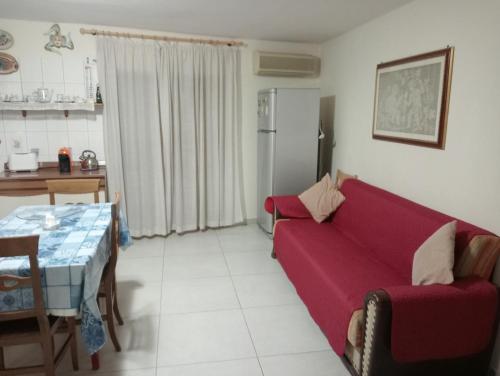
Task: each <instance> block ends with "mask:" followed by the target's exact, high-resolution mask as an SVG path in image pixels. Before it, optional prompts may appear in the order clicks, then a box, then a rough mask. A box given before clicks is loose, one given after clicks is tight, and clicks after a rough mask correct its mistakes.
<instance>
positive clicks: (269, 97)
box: [257, 90, 276, 131]
mask: <svg viewBox="0 0 500 376" xmlns="http://www.w3.org/2000/svg"><path fill="white" fill-rule="evenodd" d="M275 109H276V91H275V90H269V91H266V92H259V95H258V97H257V117H258V122H259V123H258V129H259V130H267V131H274V130H276V121H275V112H276V111H275Z"/></svg>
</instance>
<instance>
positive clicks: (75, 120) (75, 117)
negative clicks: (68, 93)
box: [67, 111, 88, 132]
mask: <svg viewBox="0 0 500 376" xmlns="http://www.w3.org/2000/svg"><path fill="white" fill-rule="evenodd" d="M67 122H68V130H69V131H70V132H72V131H75V132H84V131H85V132H87V131H88V127H87V112H86V111H69V112H68V118H67Z"/></svg>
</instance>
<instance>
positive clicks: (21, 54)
mask: <svg viewBox="0 0 500 376" xmlns="http://www.w3.org/2000/svg"><path fill="white" fill-rule="evenodd" d="M51 25H52V24H50V23H38V22H22V21H14V20H4V19H0V29H3V30H7V31H9V32H10V33H11V34H12V35H13V37H14V45H13V46H12V47H11V48H10V49H8V50H6V51H4V52H6V53H9V54H11V55H13V56H14V57H15V58H16V59H17V61H18V62H19V71H18V72H16V73H13V74H7V75H0V95H2V96H3V95H6V94H7V95H11V94H16V95H18V96H19V97H22V96H23V95H30V94H31V93H33V91H34V90H36V89H37V88H39V87H47V88H49V89H52V90H53V91H54V97H55V94H65V95H69V96H80V97H85V90H84V71H83V65H84V61H85V58H86V57H90V58H91V59H94V58H95V44H94V42H93V41H92V40H91V39H90V40H89V38H82V37H81V36H80V33H79V32H78V27H77V26H76V25H62V32H63V34H66V33H68V32H71V36H72V39H73V40H74V43H75V46H76V48H75V49H74V50H67V49H64V48H61V49H60V52H61V55H58V54H56V53H53V52H49V51H45V50H44V46H45V44H46V43H47V41H48V36H46V35H44V33H46V32H47V31H48V30H49V28H50V26H51ZM0 139H1V140H2V143H1V144H0V162H1V163H3V161H4V160H5V159H6V158H7V155H8V154H10V153H12V152H23V151H29V150H30V149H31V148H38V149H39V152H40V155H39V157H40V160H41V161H56V160H57V151H58V149H59V148H60V147H61V146H71V147H72V148H73V155H74V157H78V156H79V155H80V153H81V152H82V151H83V150H85V149H87V148H90V149H92V150H94V151H95V152H96V153H97V156H98V158H99V159H102V160H104V159H105V156H104V146H103V137H102V115H101V114H99V113H98V112H94V113H91V112H84V111H72V112H70V113H69V116H68V118H65V117H64V114H63V113H62V112H57V111H50V112H43V111H37V112H28V113H27V116H26V118H23V117H22V116H21V112H20V111H15V112H12V111H3V113H2V111H0ZM14 140H18V141H19V142H20V144H19V147H18V148H15V145H16V144H15V143H14Z"/></svg>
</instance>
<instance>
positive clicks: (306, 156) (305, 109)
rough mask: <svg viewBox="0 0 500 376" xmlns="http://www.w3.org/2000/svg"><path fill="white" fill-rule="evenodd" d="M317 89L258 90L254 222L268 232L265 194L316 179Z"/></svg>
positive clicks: (298, 188)
mask: <svg viewBox="0 0 500 376" xmlns="http://www.w3.org/2000/svg"><path fill="white" fill-rule="evenodd" d="M319 103H320V94H319V89H266V90H261V91H259V93H258V111H257V112H258V130H257V132H258V137H257V144H258V150H257V152H258V160H257V223H258V225H259V226H260V227H261V228H262V229H263V230H264V231H265V232H267V233H272V230H273V216H272V215H270V214H269V213H267V212H266V211H265V210H264V201H265V199H266V197H268V196H273V195H294V194H299V193H301V192H303V191H304V190H306V189H307V188H309V187H310V186H311V185H313V184H314V183H315V182H316V177H317V168H318V142H319V138H320V137H319V133H320V130H319Z"/></svg>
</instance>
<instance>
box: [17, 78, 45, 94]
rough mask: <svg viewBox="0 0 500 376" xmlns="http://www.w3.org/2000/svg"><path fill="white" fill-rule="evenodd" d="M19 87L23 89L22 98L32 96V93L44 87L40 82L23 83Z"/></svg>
mask: <svg viewBox="0 0 500 376" xmlns="http://www.w3.org/2000/svg"><path fill="white" fill-rule="evenodd" d="M21 86H22V89H23V96H26V95H32V94H33V92H34V91H36V90H38V89H39V88H41V87H44V86H43V82H42V81H23V82H22V83H21Z"/></svg>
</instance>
